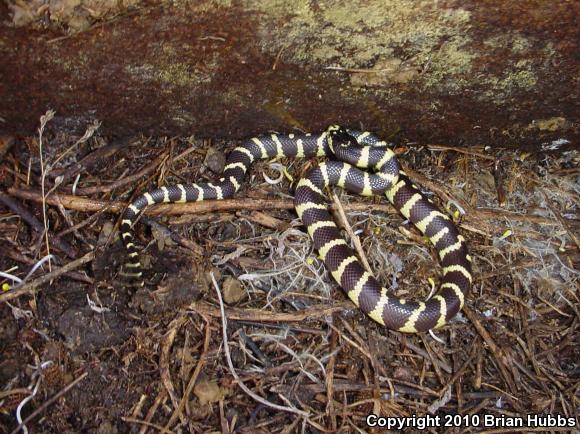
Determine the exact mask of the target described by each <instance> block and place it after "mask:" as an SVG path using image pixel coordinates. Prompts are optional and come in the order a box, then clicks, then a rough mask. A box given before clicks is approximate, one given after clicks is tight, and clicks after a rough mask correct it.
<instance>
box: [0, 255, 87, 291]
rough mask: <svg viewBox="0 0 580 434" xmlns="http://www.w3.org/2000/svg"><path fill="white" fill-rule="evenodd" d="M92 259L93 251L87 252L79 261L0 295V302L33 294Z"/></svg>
mask: <svg viewBox="0 0 580 434" xmlns="http://www.w3.org/2000/svg"><path fill="white" fill-rule="evenodd" d="M93 259H95V252H93V251H91V252H88V253H87V254H86V255H84V256H82V257H80V258H79V259H76V260H74V261H71V262H69V263H68V264H65V265H63V266H62V267H60V268H57V269H55V270H53V271H51V272H50V273H47V274H45V275H44V276H40V277H38V278H37V279H34V280H31V281H30V282H28V283H25V284H24V285H22V286H21V287H19V288H17V289H15V290H13V291H9V292H7V293H5V294H0V302H3V301H8V300H12V299H13V298H17V297H20V296H21V295H24V294H31V293H34V292H35V290H36V288H37V287H40V286H41V285H43V284H45V283H47V282H50V281H51V280H53V279H56V278H57V277H59V276H61V275H63V274H65V273H68V272H69V271H71V270H74V269H75V268H78V267H80V266H81V265H84V264H86V263H87V262H91V261H92V260H93Z"/></svg>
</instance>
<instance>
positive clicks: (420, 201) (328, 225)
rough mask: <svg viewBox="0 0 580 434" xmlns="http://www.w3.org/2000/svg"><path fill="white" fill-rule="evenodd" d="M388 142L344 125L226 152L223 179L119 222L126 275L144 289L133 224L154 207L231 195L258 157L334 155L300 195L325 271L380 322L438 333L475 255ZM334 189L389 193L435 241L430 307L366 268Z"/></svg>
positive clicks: (156, 193)
mask: <svg viewBox="0 0 580 434" xmlns="http://www.w3.org/2000/svg"><path fill="white" fill-rule="evenodd" d="M386 145H387V144H386V143H385V142H384V141H382V140H380V139H379V138H378V137H377V136H376V135H375V134H373V133H370V132H368V131H358V130H352V129H348V128H342V127H338V126H332V127H330V128H328V129H327V130H326V131H324V132H322V133H320V134H310V133H306V134H285V135H282V134H271V135H264V136H260V137H254V138H251V139H249V140H247V141H245V142H243V143H242V145H240V146H238V147H236V148H235V149H234V150H233V151H232V152H231V153H230V154H229V155H228V157H227V160H226V166H225V167H224V171H223V174H222V176H221V178H220V179H219V181H218V182H216V183H198V184H188V185H183V184H177V185H173V186H163V187H159V188H157V189H155V190H152V191H150V192H147V193H144V194H142V195H141V196H139V197H138V198H137V199H136V200H135V201H133V203H131V204H130V205H129V207H128V208H127V210H126V211H125V214H124V215H123V217H122V220H121V236H122V238H123V242H124V243H125V247H126V249H127V252H128V256H129V260H128V262H127V263H126V264H125V265H126V267H127V268H128V269H129V271H130V272H129V273H126V274H127V275H129V276H131V277H132V278H136V279H138V281H139V283H140V284H141V285H143V280H142V270H141V264H140V262H139V253H138V251H137V248H136V246H135V244H134V243H133V235H132V232H131V226H132V225H133V223H134V222H135V219H136V218H137V216H138V215H139V213H140V212H141V211H142V210H143V209H144V208H145V207H147V206H148V205H153V204H156V203H167V202H172V203H183V202H195V201H202V200H220V199H224V198H227V197H231V196H232V195H233V194H234V193H235V192H236V191H237V190H239V188H240V185H241V183H242V181H243V178H244V176H245V174H246V172H248V170H249V168H250V166H251V164H252V163H253V162H254V161H255V160H257V159H267V158H279V157H295V158H310V157H323V156H331V157H333V158H334V159H333V160H331V161H327V162H323V163H320V164H319V165H318V166H316V167H314V168H312V169H310V170H309V171H308V172H307V173H306V174H305V175H304V176H303V177H302V178H301V179H300V181H299V182H298V184H297V187H296V192H295V196H294V205H295V208H296V211H297V213H298V216H299V217H300V219H302V222H303V223H304V225H305V226H306V229H307V231H308V233H309V234H310V237H311V238H312V240H313V242H314V246H315V248H316V249H317V251H318V253H319V255H320V257H321V258H322V260H323V261H324V263H325V265H326V267H327V268H328V269H329V271H330V272H331V274H332V276H333V278H334V279H335V280H336V282H338V284H339V285H340V287H341V288H342V289H343V290H344V291H345V292H346V294H347V295H348V297H349V298H350V299H351V300H352V301H353V302H354V304H356V305H357V306H358V307H359V308H360V309H361V310H362V311H363V312H364V313H366V314H367V315H368V316H369V317H371V318H372V319H373V320H375V321H377V322H378V323H380V324H383V325H385V326H387V327H388V328H390V329H393V330H398V331H401V332H407V333H416V332H422V331H426V330H429V329H433V328H439V327H441V326H443V325H444V324H446V323H447V322H448V321H449V320H450V319H451V318H453V317H454V316H455V314H457V312H458V311H459V310H460V309H461V308H462V307H463V303H464V299H465V296H466V295H467V293H468V292H469V289H470V287H471V282H472V272H471V257H470V256H469V254H468V251H467V245H466V242H465V239H464V238H463V237H462V236H461V235H460V234H459V232H458V230H457V228H456V226H455V225H454V224H453V222H452V221H451V219H450V218H449V217H448V216H447V215H446V214H444V213H442V212H440V211H439V210H438V209H437V208H436V207H435V206H434V205H433V204H432V203H431V201H429V200H428V199H427V198H426V197H425V196H424V195H423V194H422V193H421V192H420V191H419V189H418V188H417V187H416V186H415V185H414V184H413V183H412V182H411V181H410V180H409V178H408V177H407V176H406V175H405V173H404V172H402V171H401V170H400V167H399V164H398V162H397V159H396V158H395V154H394V153H393V151H392V150H391V149H389V148H388V147H387V146H386ZM361 169H364V170H361ZM370 171H372V172H370ZM334 185H337V186H339V187H342V188H344V189H346V190H348V191H350V192H353V193H357V194H360V195H363V196H370V195H378V194H385V195H386V196H387V198H388V199H389V201H390V202H391V203H392V204H393V205H394V207H395V208H396V209H397V210H398V211H399V212H400V213H401V214H402V215H403V216H404V217H405V218H406V219H408V220H410V221H411V222H412V223H413V225H415V227H417V229H419V231H421V233H423V234H424V235H425V236H426V237H427V238H428V239H429V240H430V241H431V243H432V244H433V246H434V247H435V249H436V251H437V253H438V256H439V261H440V263H441V265H442V267H443V272H442V278H441V284H440V286H439V291H438V292H437V293H436V294H435V295H434V296H432V297H431V298H429V299H428V300H427V301H425V302H423V301H410V300H404V299H401V298H397V297H395V296H394V295H392V294H390V293H389V291H388V289H387V288H385V287H383V286H382V285H381V284H380V283H379V282H378V281H377V280H376V279H375V278H374V277H373V276H372V275H371V274H370V273H369V272H367V271H365V269H364V268H363V267H362V265H361V263H360V262H359V260H358V259H357V257H356V256H355V254H354V252H353V251H352V250H351V249H350V248H349V246H348V245H347V243H346V241H345V240H344V239H343V237H342V236H341V234H340V232H339V229H338V227H337V226H336V224H335V223H334V221H333V219H332V217H331V215H330V214H329V212H328V209H327V205H326V202H325V198H324V193H323V190H324V188H326V187H328V186H334Z"/></svg>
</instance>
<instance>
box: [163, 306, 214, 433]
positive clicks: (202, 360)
mask: <svg viewBox="0 0 580 434" xmlns="http://www.w3.org/2000/svg"><path fill="white" fill-rule="evenodd" d="M202 318H203V319H204V320H205V339H204V341H203V350H202V352H201V356H199V361H198V362H197V365H196V366H195V370H194V371H193V374H191V377H190V379H189V382H188V383H187V387H186V388H185V392H184V393H183V396H182V397H181V400H180V401H179V406H178V407H177V408H176V409H175V410H174V411H173V414H172V415H171V417H170V418H169V421H168V422H167V423H166V424H165V427H164V428H163V430H164V432H165V431H167V432H168V431H169V429H170V428H171V426H172V425H173V424H174V423H175V421H176V420H177V418H178V417H181V414H182V413H183V409H184V408H185V403H186V402H187V400H188V398H189V395H190V394H191V391H192V390H193V388H194V387H195V383H196V382H197V377H199V374H200V372H201V370H202V369H203V367H204V366H205V361H206V358H207V353H208V351H209V342H210V338H211V328H210V326H209V324H210V323H209V320H208V319H207V318H206V317H204V316H203V315H202Z"/></svg>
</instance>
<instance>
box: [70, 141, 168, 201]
mask: <svg viewBox="0 0 580 434" xmlns="http://www.w3.org/2000/svg"><path fill="white" fill-rule="evenodd" d="M166 159H167V153H166V152H164V153H162V154H161V155H160V156H159V157H157V158H156V159H155V160H154V161H153V162H152V163H149V164H148V165H147V166H145V167H144V168H143V169H142V170H140V171H139V172H137V173H135V174H133V175H130V176H127V177H125V178H122V179H119V180H117V181H115V182H112V183H111V184H106V185H96V186H94V187H86V188H77V189H76V194H78V195H79V196H90V195H92V194H96V193H109V192H111V191H113V190H115V189H117V188H119V187H123V186H124V185H127V184H131V183H133V182H135V181H137V180H138V179H139V178H141V177H143V176H145V175H149V174H150V173H151V172H154V171H155V170H157V168H158V167H159V166H160V165H161V164H163V162H164V161H165V160H166Z"/></svg>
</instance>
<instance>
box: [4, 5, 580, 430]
mask: <svg viewBox="0 0 580 434" xmlns="http://www.w3.org/2000/svg"><path fill="white" fill-rule="evenodd" d="M578 12H579V6H578V3H577V2H572V1H543V0H526V1H521V2H503V1H498V0H485V1H480V0H477V1H475V0H473V1H461V2H459V1H454V0H446V1H440V2H432V1H411V0H388V1H367V0H353V1H351V2H344V1H339V0H328V1H325V2H314V1H310V0H294V1H292V2H287V1H282V0H267V1H257V0H233V1H232V0H199V1H173V2H167V1H153V0H151V1H138V0H130V1H129V0H124V1H117V0H115V1H109V0H50V1H48V0H26V1H24V0H9V1H6V2H2V3H0V21H1V22H0V56H1V57H2V62H0V77H1V79H0V351H1V355H0V434H4V433H16V432H18V430H19V428H18V427H19V425H20V423H21V422H23V424H24V425H23V426H22V430H21V431H20V432H30V433H99V434H109V433H110V434H116V433H139V434H143V433H216V432H217V433H234V432H235V433H272V432H276V433H292V432H302V433H335V432H343V433H347V432H348V433H351V432H352V433H363V432H384V431H385V430H386V428H373V427H370V426H368V424H367V419H366V418H367V416H368V415H370V414H375V415H379V416H382V417H393V418H394V417H397V418H399V419H397V420H398V421H402V420H403V419H402V418H408V419H407V422H408V424H409V426H408V427H405V428H401V429H398V427H395V428H393V430H392V431H393V432H419V431H421V432H424V431H425V430H426V431H427V432H448V433H467V432H486V433H499V432H548V431H549V432H556V431H560V432H571V431H574V430H576V431H577V430H578V426H579V423H580V420H579V419H580V418H579V414H578V408H580V402H579V398H580V382H579V379H580V366H579V364H578V360H580V346H579V344H580V334H579V332H578V327H579V320H580V313H579V307H580V303H579V292H578V280H579V274H580V273H579V271H578V270H579V266H578V265H579V262H580V239H579V238H580V237H579V235H578V234H579V233H580V231H579V227H580V211H579V206H580V200H579V197H580V195H579V193H580V176H579V175H580V168H579V163H580V155H579V154H578V151H577V143H578V138H579V128H578V125H579V122H578V113H579V112H580V111H579V110H578V94H577V91H575V89H576V87H577V86H576V85H577V71H578V57H577V52H578V41H579V40H580V37H579V36H580V34H579V30H578V26H577V18H576V17H577V16H578ZM49 109H54V110H55V112H52V111H50V110H49ZM334 123H340V124H342V125H345V126H351V127H356V128H364V129H368V130H372V131H374V132H377V133H378V134H380V135H381V136H382V137H383V138H384V139H385V140H387V141H389V142H393V146H394V149H395V151H396V153H397V154H398V157H399V160H400V161H401V163H402V165H403V166H404V168H405V169H406V171H407V173H408V174H409V175H410V177H411V178H412V179H413V180H414V181H415V182H417V183H418V184H419V185H421V187H422V188H424V190H425V191H426V192H427V194H428V195H429V196H430V197H432V198H433V200H434V201H435V202H436V203H437V204H438V205H439V206H440V207H441V208H442V209H444V210H445V211H446V212H447V213H448V214H449V215H451V216H452V218H453V219H454V220H455V222H456V224H457V225H458V226H459V228H460V231H461V233H462V235H463V236H464V237H465V238H466V240H467V242H468V244H469V248H470V254H471V256H472V257H473V260H474V276H475V281H474V285H473V288H472V292H471V294H470V295H469V296H468V297H467V300H466V306H465V308H464V309H463V311H462V312H461V313H460V314H459V315H458V316H457V317H456V318H455V319H454V320H453V321H452V322H451V323H450V324H449V325H447V326H445V327H444V328H442V329H440V330H437V331H436V332H435V333H434V334H433V335H431V334H428V333H421V334H418V335H405V334H401V333H396V332H391V331H388V330H385V329H384V328H382V327H380V326H379V325H378V324H375V323H374V322H373V321H372V320H370V319H369V318H367V317H366V316H364V315H363V314H362V313H361V312H360V311H359V310H358V309H357V308H356V307H355V306H354V305H353V304H352V303H350V302H349V300H348V299H347V298H346V296H345V295H344V294H343V293H342V292H341V290H340V289H339V287H338V286H337V285H336V284H334V283H333V280H332V277H331V276H330V275H329V273H328V272H327V271H326V269H325V267H324V265H323V263H322V262H321V261H320V260H319V258H318V256H317V254H316V252H315V251H314V250H313V247H312V242H311V240H310V238H309V237H308V234H307V233H306V232H305V230H304V228H303V227H302V226H301V224H300V222H299V221H298V219H297V217H296V213H295V212H294V209H293V200H292V198H293V189H294V187H295V184H296V182H297V180H298V179H299V178H300V176H301V174H303V173H304V171H305V170H306V169H307V168H309V167H311V166H312V165H314V164H316V161H315V160H308V161H298V160H281V161H276V162H268V161H260V162H256V163H255V164H254V166H253V167H252V169H251V171H250V173H249V175H248V176H247V178H246V180H245V182H244V184H243V186H242V189H241V191H240V192H239V193H238V194H237V195H236V197H235V198H234V199H227V200H223V201H216V202H200V203H193V204H175V205H163V206H155V207H150V208H149V209H148V210H147V211H146V213H145V215H144V216H143V217H142V218H141V219H140V220H139V222H138V223H137V224H136V225H135V228H134V229H135V233H136V239H137V242H138V244H139V246H140V247H141V256H140V258H141V262H142V263H143V264H144V266H145V271H146V277H147V286H146V287H145V288H134V287H131V285H130V284H129V282H128V281H127V279H126V277H124V276H123V273H122V271H123V270H122V264H124V263H125V262H126V253H125V250H124V248H123V246H122V243H121V241H120V240H119V235H118V226H119V222H120V215H121V213H122V212H123V210H124V209H125V208H126V207H127V206H128V204H129V203H130V201H131V200H132V199H134V198H135V197H137V195H139V194H140V193H142V192H144V191H147V190H149V189H152V188H155V187H156V186H159V185H168V184H171V183H178V182H181V183H189V182H194V181H207V180H214V179H216V178H218V177H219V173H220V172H221V170H222V169H223V165H224V160H225V156H226V155H227V152H228V151H229V150H231V149H233V148H234V146H235V145H236V144H238V143H239V140H241V139H243V138H247V137H251V136H254V135H259V134H265V133H267V132H271V131H280V132H299V131H321V130H323V129H325V128H326V127H327V126H328V125H330V124H334ZM280 165H282V166H280ZM328 193H329V194H328V201H329V202H331V203H332V205H331V206H332V210H333V213H334V214H335V216H336V218H337V220H338V221H339V222H340V224H341V226H342V227H344V228H345V231H344V232H345V237H346V238H347V240H348V242H349V243H355V240H353V238H352V237H351V236H349V235H348V231H347V230H346V228H347V227H348V226H350V228H351V230H352V231H353V232H354V234H356V237H358V239H359V241H360V244H361V245H362V253H361V254H362V255H364V256H366V259H367V261H368V262H369V264H370V267H371V269H372V270H373V273H374V274H375V276H376V277H377V278H378V279H379V280H380V281H382V282H383V283H384V284H385V285H386V286H388V287H390V288H392V289H393V291H394V292H395V293H396V294H397V295H399V296H405V297H406V298H422V299H424V298H426V297H428V296H429V294H430V292H431V287H432V285H433V284H435V285H436V284H437V282H438V281H439V279H440V270H439V267H438V266H437V264H436V262H437V261H436V256H437V255H436V253H435V252H434V251H433V250H432V249H431V247H430V245H429V244H428V242H427V240H425V239H424V237H422V236H421V235H420V233H419V232H418V231H416V230H415V229H414V228H413V227H412V226H411V225H409V224H408V222H406V221H404V219H403V218H402V217H401V216H400V215H399V214H398V213H397V211H396V210H394V209H393V208H392V207H391V206H390V205H388V203H387V201H386V199H385V198H379V197H375V198H362V197H358V196H354V195H350V194H348V193H345V192H344V191H341V190H340V189H336V190H333V191H332V192H331V191H329V192H328ZM331 193H332V194H331ZM333 195H335V196H333ZM341 209H342V210H343V211H344V214H345V215H346V219H344V218H342V217H341V215H342V213H341ZM220 298H222V299H223V311H222V309H221V308H222V304H221V303H220ZM528 414H531V415H534V417H536V416H537V417H538V418H539V420H540V421H541V422H542V426H541V427H534V426H531V425H533V423H528V420H527V419H526V415H528ZM417 415H419V416H425V417H426V416H429V417H430V418H431V419H429V420H431V421H432V425H430V426H427V427H426V428H425V429H421V427H420V426H419V425H418V424H419V423H420V421H426V420H427V419H418V418H416V417H415V416H417ZM450 415H460V419H456V418H451V419H446V418H445V416H448V417H449V416H450ZM436 416H439V417H440V420H439V422H433V421H434V419H433V418H435V417H436ZM520 417H521V418H523V419H522V423H523V425H524V426H522V427H511V426H510V425H509V424H511V423H516V422H518V421H519V420H520V419H518V418H520ZM554 419H555V420H556V422H555V423H552V422H553V420H554ZM391 420H392V421H394V420H395V419H391ZM484 420H488V421H489V420H493V423H491V422H490V423H488V424H484ZM446 422H448V423H449V424H448V425H445V426H444V424H445V423H446ZM549 424H551V425H550V426H549V427H546V426H547V425H549Z"/></svg>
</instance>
